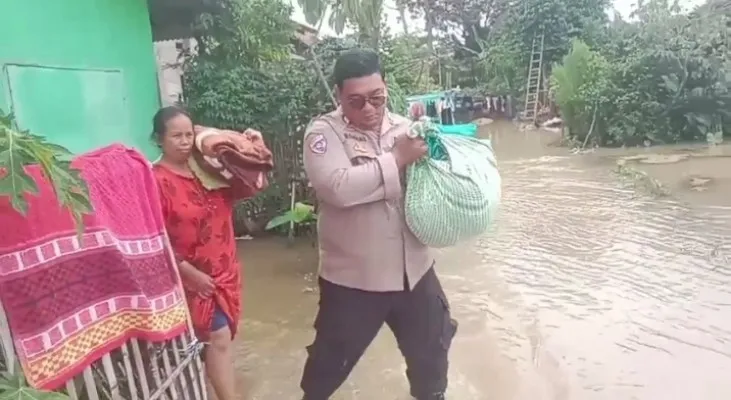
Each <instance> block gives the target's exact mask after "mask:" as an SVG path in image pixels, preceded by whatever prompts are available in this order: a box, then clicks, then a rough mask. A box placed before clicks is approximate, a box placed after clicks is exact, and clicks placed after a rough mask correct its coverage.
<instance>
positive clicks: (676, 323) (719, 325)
mask: <svg viewBox="0 0 731 400" xmlns="http://www.w3.org/2000/svg"><path fill="white" fill-rule="evenodd" d="M493 132H494V144H495V147H496V151H497V153H498V156H499V159H500V162H501V164H500V168H501V173H502V176H503V202H502V207H501V215H500V217H499V221H498V223H497V224H496V227H495V229H494V231H493V232H490V233H488V234H486V235H484V236H483V237H481V238H479V239H477V240H474V241H472V242H470V243H464V244H462V245H460V246H458V247H456V248H451V249H447V250H441V251H438V252H436V253H437V265H438V272H439V274H440V276H441V279H442V283H443V285H444V288H445V291H446V292H447V294H448V296H449V298H450V301H451V304H452V309H453V313H454V315H455V318H457V319H458V320H459V322H460V330H459V332H458V335H457V337H456V338H455V340H454V342H453V348H452V353H451V369H450V387H449V391H448V399H451V400H472V399H474V400H483V399H485V400H488V399H489V400H513V399H519V400H523V399H525V400H543V399H551V400H562V399H576V400H599V399H602V400H603V399H607V400H625V399H627V400H629V399H642V400H656V399H669V400H673V399H679V400H685V399H687V400H701V399H702V400H716V399H718V400H721V399H723V400H727V399H728V398H730V397H731V378H730V377H731V247H729V246H731V209H728V208H722V207H716V208H711V207H702V206H693V205H687V204H682V203H680V202H675V201H673V200H657V199H654V198H652V197H650V196H647V195H644V194H642V193H638V192H637V191H636V190H635V189H634V188H633V187H631V186H629V185H627V184H626V183H623V182H622V181H621V180H620V179H618V178H617V176H615V175H614V174H613V173H612V171H611V168H608V167H607V166H606V165H604V164H602V163H598V162H596V159H595V158H593V157H591V156H575V155H569V154H566V152H565V151H563V150H560V149H554V148H550V147H546V146H545V144H546V142H547V136H543V135H544V134H542V133H540V132H519V131H517V130H515V129H514V128H512V125H509V124H506V125H498V126H497V127H494V128H493ZM240 254H241V256H242V259H243V260H244V264H245V278H244V279H245V283H244V287H245V293H244V312H243V320H242V326H241V330H240V332H241V334H240V335H241V336H240V338H239V339H237V348H236V354H237V356H236V368H237V371H238V373H239V376H240V378H241V379H240V382H239V384H240V386H241V388H242V396H241V398H242V399H247V400H248V399H251V400H254V399H258V400H288V399H293V400H294V399H299V398H301V394H300V391H299V388H298V385H299V378H300V374H301V368H302V365H303V363H304V360H305V351H304V347H305V346H306V345H307V344H309V343H310V341H311V340H312V337H313V330H312V327H311V325H312V319H313V316H314V314H315V311H316V302H317V294H316V292H315V291H314V287H315V280H314V272H315V271H316V265H317V261H316V251H314V250H313V247H312V246H311V244H310V243H308V242H307V241H306V240H303V241H300V242H298V243H296V244H295V245H294V246H292V247H287V246H286V244H285V243H284V242H283V241H281V240H280V239H254V240H252V241H247V242H243V243H242V247H241V253H240ZM333 398H334V399H342V400H345V399H366V400H401V399H403V400H407V399H410V397H409V396H408V388H407V385H406V379H405V376H404V364H403V361H402V359H401V356H400V354H399V352H398V350H397V347H396V344H395V341H394V339H393V337H392V336H391V333H390V331H388V330H387V329H386V328H384V330H383V331H382V332H381V334H380V335H379V337H378V338H377V339H376V341H375V342H374V343H373V344H372V345H371V347H370V348H369V350H368V351H367V353H366V354H365V356H364V358H363V359H362V360H361V361H360V363H359V364H358V365H357V367H356V369H355V371H354V372H353V374H352V375H351V377H350V379H349V380H348V381H347V382H346V383H345V385H344V386H343V387H342V388H341V390H340V391H339V392H338V393H337V395H336V396H335V397H333Z"/></svg>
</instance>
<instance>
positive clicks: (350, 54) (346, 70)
mask: <svg viewBox="0 0 731 400" xmlns="http://www.w3.org/2000/svg"><path fill="white" fill-rule="evenodd" d="M373 74H380V75H381V78H383V75H384V74H383V68H382V67H381V59H380V57H378V53H376V52H375V51H373V50H370V49H351V50H347V51H345V52H343V53H342V54H340V57H338V60H337V61H336V62H335V68H334V70H333V79H334V81H335V84H336V85H338V88H342V87H343V83H344V82H345V81H346V80H348V79H352V78H361V77H364V76H368V75H373Z"/></svg>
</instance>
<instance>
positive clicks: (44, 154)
mask: <svg viewBox="0 0 731 400" xmlns="http://www.w3.org/2000/svg"><path fill="white" fill-rule="evenodd" d="M70 159H71V152H69V151H68V150H67V149H66V148H64V147H63V146H59V145H57V144H54V143H50V142H48V140H46V138H44V137H43V136H39V135H34V134H31V133H30V132H28V131H21V130H19V129H18V128H17V126H16V124H15V122H14V120H13V117H12V115H9V114H5V113H3V112H2V111H0V197H7V198H9V200H10V205H11V206H12V207H13V208H14V209H15V210H16V211H17V212H19V213H21V214H23V215H25V214H27V212H28V201H27V200H26V196H27V195H38V184H37V183H36V182H35V181H34V180H33V178H32V177H31V176H30V175H29V174H28V172H27V171H26V169H25V168H26V167H27V166H30V165H38V166H39V167H40V169H41V171H42V172H43V176H44V177H45V178H46V179H48V180H49V182H50V183H51V185H52V186H53V191H54V194H55V196H56V199H57V200H58V203H59V204H60V205H61V207H63V208H65V209H67V210H68V211H69V212H70V213H71V216H72V217H73V219H74V221H75V223H76V226H77V228H78V231H79V232H81V231H83V216H84V214H87V213H89V212H91V211H92V205H91V203H90V201H89V189H88V187H87V185H86V182H84V180H83V179H82V178H81V175H80V173H79V170H77V169H75V168H73V167H72V166H71V161H70Z"/></svg>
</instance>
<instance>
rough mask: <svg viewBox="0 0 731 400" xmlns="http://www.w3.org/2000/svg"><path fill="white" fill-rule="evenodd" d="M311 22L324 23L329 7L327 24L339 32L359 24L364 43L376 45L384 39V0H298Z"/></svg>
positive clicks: (314, 24) (359, 32)
mask: <svg viewBox="0 0 731 400" xmlns="http://www.w3.org/2000/svg"><path fill="white" fill-rule="evenodd" d="M297 2H298V4H299V6H300V7H301V8H302V11H303V13H304V14H305V20H306V21H307V23H308V24H311V25H313V26H317V27H318V28H319V27H321V26H322V24H323V23H324V22H325V18H326V16H327V14H328V11H329V14H330V16H329V18H328V20H327V24H328V26H329V27H330V28H332V30H334V31H335V33H337V34H338V35H339V34H341V33H343V31H344V30H345V27H346V25H348V24H350V25H353V26H355V27H356V28H357V30H358V36H359V37H360V40H361V42H362V43H363V44H366V45H368V46H370V47H373V48H377V47H378V42H379V41H380V39H381V17H382V16H383V0H297Z"/></svg>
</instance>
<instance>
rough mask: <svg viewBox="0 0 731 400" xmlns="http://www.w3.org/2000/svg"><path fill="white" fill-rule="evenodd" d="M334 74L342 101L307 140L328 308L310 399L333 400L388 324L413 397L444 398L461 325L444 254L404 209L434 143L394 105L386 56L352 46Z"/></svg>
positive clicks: (311, 354) (314, 350) (310, 374)
mask: <svg viewBox="0 0 731 400" xmlns="http://www.w3.org/2000/svg"><path fill="white" fill-rule="evenodd" d="M334 77H335V81H336V90H337V95H338V98H339V102H340V107H339V108H338V109H337V110H335V111H333V112H331V113H329V114H325V115H323V116H320V117H318V118H315V119H314V120H313V121H312V123H311V124H310V126H309V127H308V129H307V132H306V133H305V138H304V146H303V147H304V150H303V151H304V165H305V171H306V173H307V176H308V178H309V180H310V183H311V185H312V187H313V188H314V189H315V193H316V195H317V199H318V201H319V210H320V211H319V222H318V224H319V225H318V228H319V229H318V231H319V246H320V278H319V287H320V308H319V311H318V314H317V317H316V318H315V330H316V336H315V340H314V342H313V343H312V345H310V346H308V348H307V352H308V358H307V362H306V364H305V367H304V373H303V376H302V383H301V387H302V390H303V391H304V394H305V396H304V399H305V400H327V399H328V398H329V397H330V396H331V395H332V394H333V393H334V392H335V391H336V390H337V389H338V387H340V385H341V384H342V383H343V382H344V381H345V379H346V378H347V377H348V375H349V374H350V371H351V370H352V369H353V367H354V366H355V363H356V362H358V359H359V358H360V357H361V355H362V354H363V352H364V351H365V350H366V348H367V347H368V345H369V344H370V343H371V341H372V340H373V338H374V337H375V336H376V334H377V333H378V331H379V330H380V328H381V327H382V326H383V324H384V323H386V324H387V325H388V327H389V328H390V329H391V331H392V332H393V333H394V335H395V336H396V340H397V342H398V346H399V349H400V350H401V353H402V354H403V356H404V358H405V360H406V365H407V370H406V375H407V377H408V380H409V384H410V386H411V395H412V396H413V397H414V398H416V399H417V400H439V399H444V392H445V390H446V388H447V369H448V361H447V353H448V351H449V347H450V344H451V342H452V337H453V336H454V334H455V332H456V330H457V324H456V321H454V320H452V319H451V317H450V312H449V304H448V303H447V299H446V297H445V295H444V292H443V291H442V287H441V284H440V283H439V279H438V278H437V275H436V273H435V271H434V259H433V258H432V257H431V256H430V254H429V251H428V248H427V247H426V246H424V245H423V244H422V243H420V242H419V241H418V240H417V239H416V238H415V237H414V235H413V234H412V233H411V231H409V229H408V227H407V226H406V223H405V221H404V212H403V194H404V181H403V177H404V171H405V169H406V167H407V166H408V165H410V164H412V163H414V162H415V161H417V160H419V159H420V158H421V157H423V156H424V155H425V154H426V152H427V146H426V144H425V143H424V141H423V140H421V139H418V138H409V137H408V136H407V132H408V128H409V123H410V121H409V120H408V119H406V118H404V117H402V116H399V115H395V114H391V113H390V112H388V110H387V109H386V103H387V99H388V90H387V88H386V84H385V82H384V79H383V71H382V70H381V66H380V61H379V58H378V55H377V54H376V53H374V52H372V51H370V50H361V49H357V50H351V51H348V52H346V53H344V54H343V55H341V56H340V58H339V59H338V60H337V62H336V64H335V70H334Z"/></svg>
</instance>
